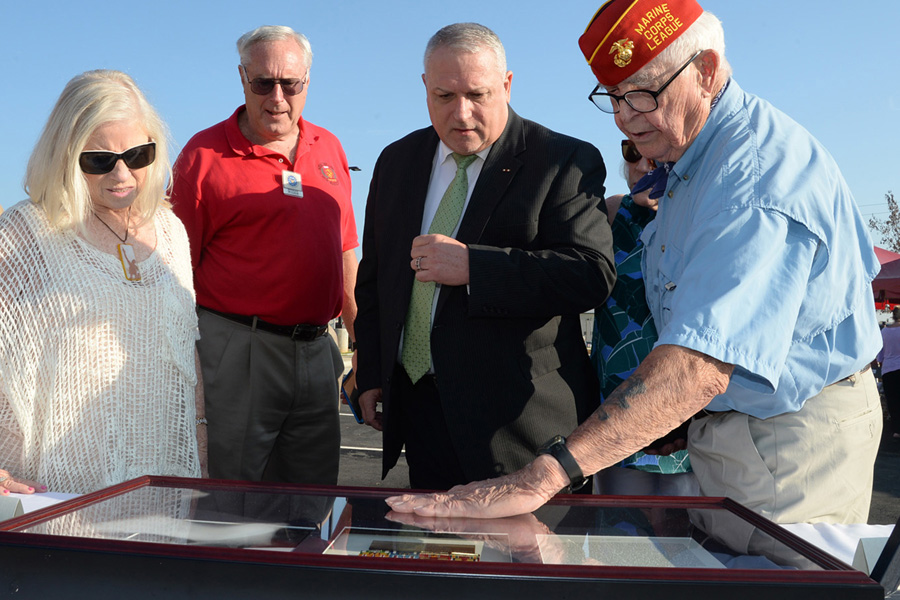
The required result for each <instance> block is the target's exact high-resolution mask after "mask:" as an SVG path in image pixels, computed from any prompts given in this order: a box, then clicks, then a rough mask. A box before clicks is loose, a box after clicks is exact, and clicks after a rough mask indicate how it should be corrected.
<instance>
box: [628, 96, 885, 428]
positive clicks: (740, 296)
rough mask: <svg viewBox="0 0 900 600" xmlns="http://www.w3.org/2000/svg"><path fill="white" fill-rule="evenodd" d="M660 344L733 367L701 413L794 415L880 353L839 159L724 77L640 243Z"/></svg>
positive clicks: (863, 251)
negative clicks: (724, 387)
mask: <svg viewBox="0 0 900 600" xmlns="http://www.w3.org/2000/svg"><path fill="white" fill-rule="evenodd" d="M641 239H642V240H643V242H644V244H645V246H646V249H645V251H644V257H643V263H642V267H643V271H644V279H645V283H646V287H647V300H648V302H649V304H650V310H651V312H652V314H653V318H654V319H655V320H656V324H657V328H658V329H659V341H658V342H657V344H673V345H677V346H682V347H684V348H690V349H692V350H696V351H698V352H702V353H704V354H707V355H709V356H712V357H714V358H716V359H718V360H721V361H723V362H726V363H730V364H733V365H734V366H735V368H734V371H733V374H732V376H731V382H730V384H729V386H728V389H727V390H726V392H725V393H724V394H721V395H719V396H716V397H715V398H714V399H713V400H712V402H711V403H710V404H709V406H708V407H707V408H708V409H709V410H715V411H721V410H737V411H740V412H744V413H747V414H750V415H753V416H754V417H758V418H767V417H770V416H774V415H778V414H782V413H785V412H792V411H797V410H799V409H800V408H801V407H802V406H803V403H804V402H805V401H806V400H807V399H808V398H811V397H812V396H814V395H816V394H817V393H819V392H820V391H821V390H822V388H823V387H825V386H826V385H829V384H831V383H834V382H835V381H838V380H840V379H842V378H844V377H847V376H848V375H850V374H852V373H854V372H856V371H858V370H859V369H861V368H862V367H863V366H865V365H866V364H868V363H869V362H871V361H872V359H873V358H875V355H876V354H877V353H878V350H879V349H880V348H881V335H880V332H879V330H878V325H877V322H876V319H875V306H874V302H873V296H872V288H871V281H872V279H873V278H874V277H875V275H876V274H877V273H878V269H879V263H878V260H877V258H876V257H875V253H874V250H873V246H872V241H871V239H870V238H869V234H868V231H867V229H866V226H865V223H864V221H863V218H862V215H860V213H859V209H858V208H857V206H856V202H855V201H854V200H853V196H852V194H851V193H850V189H849V188H848V187H847V184H846V182H845V181H844V178H843V176H842V175H841V173H840V170H839V169H838V167H837V165H836V164H835V162H834V159H833V158H832V157H831V155H830V154H829V153H828V152H827V151H826V150H825V148H823V147H822V145H821V144H819V142H817V141H816V140H815V139H814V138H813V137H812V136H811V135H810V134H809V132H807V131H806V130H805V129H803V128H802V127H801V126H800V125H798V124H797V123H796V122H794V121H793V120H792V119H790V118H789V117H788V116H786V115H785V114H784V113H782V112H780V111H779V110H777V109H776V108H774V107H773V106H772V105H770V104H769V103H767V102H765V101H763V100H761V99H759V98H757V97H755V96H753V95H750V94H747V93H745V92H744V91H743V90H741V88H740V87H739V86H738V85H737V83H736V82H735V81H734V80H732V81H731V82H730V84H729V86H728V88H727V89H726V90H725V93H724V94H723V95H722V98H721V99H720V101H719V103H718V105H717V106H716V108H715V109H714V110H713V111H712V112H711V114H710V116H709V119H708V120H707V122H706V124H705V125H704V127H703V129H702V131H701V132H700V134H699V135H698V136H697V139H696V140H694V142H693V143H692V144H691V146H690V147H689V148H688V149H687V151H686V152H685V153H684V155H683V156H682V157H681V159H680V160H678V162H676V163H675V166H674V168H673V170H672V171H671V172H670V173H669V178H668V183H667V186H666V193H665V195H664V196H663V197H662V198H661V199H660V204H659V214H658V215H657V217H656V219H655V220H654V221H653V222H651V223H650V224H649V225H648V226H647V228H646V229H645V230H644V233H643V235H642V238H641Z"/></svg>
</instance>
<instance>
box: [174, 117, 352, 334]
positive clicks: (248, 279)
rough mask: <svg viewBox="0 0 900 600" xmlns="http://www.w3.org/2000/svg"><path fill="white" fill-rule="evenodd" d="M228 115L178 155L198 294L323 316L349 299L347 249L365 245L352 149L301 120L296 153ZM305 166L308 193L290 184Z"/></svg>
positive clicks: (244, 308)
mask: <svg viewBox="0 0 900 600" xmlns="http://www.w3.org/2000/svg"><path fill="white" fill-rule="evenodd" d="M242 110H244V107H243V106H242V107H240V108H238V109H237V110H236V111H235V112H234V114H233V115H231V117H230V118H229V119H228V120H226V121H223V122H221V123H219V124H217V125H214V126H212V127H210V128H209V129H206V130H204V131H201V132H200V133H198V134H197V135H195V136H194V137H193V138H191V140H190V141H189V142H188V144H187V145H186V146H185V148H184V150H183V151H182V152H181V155H180V156H179V157H178V160H177V161H176V163H175V177H174V183H173V188H172V198H171V201H172V204H173V207H174V210H175V214H177V215H178V216H179V217H180V218H181V220H182V222H183V223H184V226H185V228H186V229H187V232H188V237H189V238H190V242H191V261H192V263H193V266H194V285H195V287H196V290H197V303H198V304H199V305H201V306H205V307H208V308H211V309H213V310H217V311H221V312H226V313H234V314H240V315H247V316H253V315H255V316H258V317H259V318H260V319H263V320H265V321H269V322H271V323H277V324H279V325H293V324H296V323H309V324H314V325H322V324H325V323H327V322H328V321H329V320H330V319H332V318H334V317H336V316H338V315H339V314H340V312H341V305H342V302H343V262H342V260H343V257H342V254H343V252H344V251H346V250H352V249H353V248H355V247H356V246H358V245H359V243H358V241H357V236H356V221H355V219H354V218H353V205H352V203H351V198H350V172H349V169H348V168H347V157H346V156H345V155H344V150H343V148H342V147H341V144H340V142H339V141H338V139H337V138H336V137H335V136H334V135H332V134H331V133H330V132H328V131H327V130H325V129H323V128H321V127H317V126H316V125H313V124H312V123H309V122H307V121H304V120H302V119H301V120H300V142H299V147H298V150H297V162H296V163H294V164H292V163H291V161H290V159H288V158H287V157H285V156H283V155H281V154H278V153H276V152H273V151H271V150H268V149H266V148H263V147H262V146H257V145H254V144H252V143H250V141H249V140H247V138H245V137H244V135H243V134H242V133H241V131H240V128H239V127H238V114H239V113H240V112H241V111H242ZM285 170H288V171H293V172H295V173H299V174H300V180H301V185H302V190H303V197H302V198H297V197H294V196H290V195H287V194H285V193H284V189H283V186H282V172H283V171H285Z"/></svg>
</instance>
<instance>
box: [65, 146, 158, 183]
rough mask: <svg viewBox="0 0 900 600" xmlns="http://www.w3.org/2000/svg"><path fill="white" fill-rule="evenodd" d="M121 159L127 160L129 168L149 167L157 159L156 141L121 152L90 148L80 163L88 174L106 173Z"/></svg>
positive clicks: (79, 158) (80, 158)
mask: <svg viewBox="0 0 900 600" xmlns="http://www.w3.org/2000/svg"><path fill="white" fill-rule="evenodd" d="M119 160H123V161H125V166H126V167H128V168H129V169H143V168H144V167H148V166H150V165H152V164H153V161H154V160H156V142H149V143H147V144H141V145H140V146H135V147H134V148H129V149H128V150H126V151H125V152H122V153H121V154H116V153H115V152H108V151H106V150H89V151H87V152H82V153H81V156H79V157H78V164H79V166H81V170H82V171H83V172H85V173H87V174H88V175H105V174H106V173H109V172H110V171H112V170H113V169H115V168H116V163H117V162H119Z"/></svg>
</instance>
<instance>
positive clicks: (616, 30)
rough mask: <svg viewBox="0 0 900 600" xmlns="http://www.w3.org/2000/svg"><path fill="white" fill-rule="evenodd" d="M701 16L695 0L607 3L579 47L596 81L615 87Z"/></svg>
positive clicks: (597, 14) (638, 0)
mask: <svg viewBox="0 0 900 600" xmlns="http://www.w3.org/2000/svg"><path fill="white" fill-rule="evenodd" d="M701 14H703V8H702V7H701V6H700V5H699V4H697V3H696V2H695V1H694V0H673V1H671V2H659V1H657V0H610V1H609V2H607V3H606V4H604V5H603V6H601V7H600V10H598V11H597V13H596V14H595V15H594V18H593V19H591V22H590V23H589V24H588V26H587V29H586V30H585V32H584V34H583V35H582V36H581V37H580V38H579V39H578V45H579V46H580V47H581V51H582V52H583V53H584V56H585V58H587V61H588V64H589V65H590V66H591V70H592V71H593V72H594V75H596V76H597V81H599V82H600V83H601V84H602V85H605V86H614V85H618V84H619V83H621V82H622V81H624V80H626V79H628V78H629V77H631V76H632V75H634V74H635V73H637V72H638V71H639V70H640V69H641V68H642V67H643V66H644V65H646V64H647V63H649V62H650V61H651V60H653V59H654V58H656V56H657V55H659V53H660V52H662V51H663V50H665V49H666V48H667V47H668V46H669V44H671V43H672V41H673V40H674V39H675V38H677V37H678V36H679V35H681V34H682V33H684V32H685V31H686V30H687V28H688V27H690V26H691V24H692V23H693V22H694V21H696V20H697V17H699V16H700V15H701Z"/></svg>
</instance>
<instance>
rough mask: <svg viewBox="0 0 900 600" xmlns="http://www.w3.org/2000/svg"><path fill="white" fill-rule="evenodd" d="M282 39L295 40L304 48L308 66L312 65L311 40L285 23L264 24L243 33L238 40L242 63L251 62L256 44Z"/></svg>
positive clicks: (247, 63)
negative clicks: (251, 52)
mask: <svg viewBox="0 0 900 600" xmlns="http://www.w3.org/2000/svg"><path fill="white" fill-rule="evenodd" d="M281 40H294V41H295V42H297V45H298V46H300V49H301V50H303V57H304V60H305V61H306V68H307V69H309V68H310V67H311V66H312V57H313V53H312V46H310V45H309V40H308V39H306V36H305V35H303V34H302V33H299V32H297V31H294V30H293V29H291V28H290V27H287V26H285V25H263V26H262V27H257V28H256V29H254V30H253V31H248V32H247V33H245V34H244V35H242V36H241V37H240V38H239V39H238V41H237V51H238V54H239V55H240V57H241V64H242V65H249V64H250V50H251V49H252V48H253V46H255V45H256V44H259V43H261V42H278V41H281Z"/></svg>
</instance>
